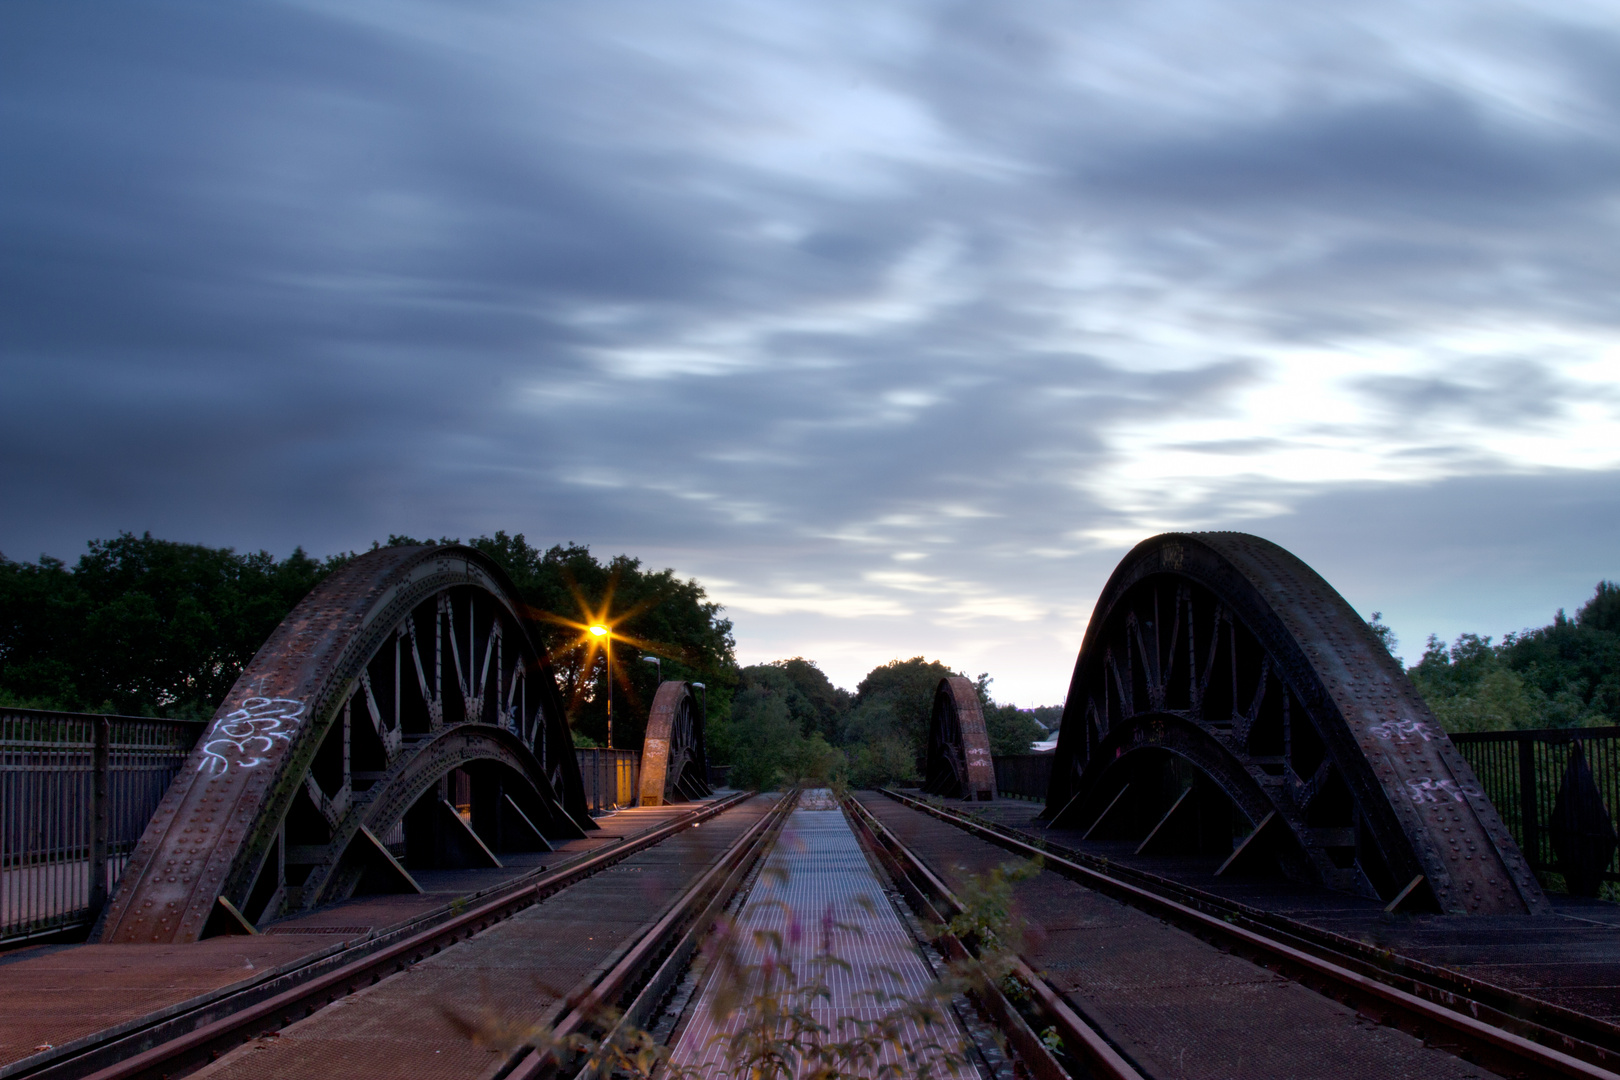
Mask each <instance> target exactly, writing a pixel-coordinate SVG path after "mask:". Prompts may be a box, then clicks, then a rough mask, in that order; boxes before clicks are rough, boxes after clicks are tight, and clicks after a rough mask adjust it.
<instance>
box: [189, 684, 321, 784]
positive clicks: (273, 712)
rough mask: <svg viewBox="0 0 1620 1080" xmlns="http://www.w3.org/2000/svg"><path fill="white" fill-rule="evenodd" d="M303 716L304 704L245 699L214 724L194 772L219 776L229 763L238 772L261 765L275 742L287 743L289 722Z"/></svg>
mask: <svg viewBox="0 0 1620 1080" xmlns="http://www.w3.org/2000/svg"><path fill="white" fill-rule="evenodd" d="M303 715H304V703H303V702H302V701H299V700H297V699H296V698H267V697H250V698H248V699H247V700H246V701H244V702H243V703H242V707H241V708H240V709H236V710H233V711H232V712H228V713H226V714H225V715H224V716H222V717H220V718H219V719H218V720H216V721H214V727H213V730H212V731H210V732H209V733H208V739H207V741H206V742H204V743H203V748H202V761H201V762H199V763H198V765H197V771H198V772H205V773H207V774H208V775H210V776H219V775H221V774H223V773H226V772H229V771H230V768H231V764H232V762H233V760H234V763H235V765H236V767H237V768H239V769H251V768H254V767H256V766H259V765H263V764H264V763H265V762H266V761H268V760H269V757H268V755H269V753H270V751H271V750H272V749H274V747H275V745H276V743H277V742H278V741H280V742H289V741H291V729H292V727H293V726H294V724H293V721H296V720H297V719H298V718H299V717H301V716H303Z"/></svg>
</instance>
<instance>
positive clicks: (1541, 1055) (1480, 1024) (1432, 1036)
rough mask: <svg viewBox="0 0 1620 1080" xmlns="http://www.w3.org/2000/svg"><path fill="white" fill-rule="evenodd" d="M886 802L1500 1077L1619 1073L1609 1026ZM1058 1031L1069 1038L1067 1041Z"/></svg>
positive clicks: (1086, 1043)
mask: <svg viewBox="0 0 1620 1080" xmlns="http://www.w3.org/2000/svg"><path fill="white" fill-rule="evenodd" d="M883 794H884V795H886V796H888V798H889V799H891V800H893V801H894V802H895V803H897V804H899V805H901V806H904V807H907V808H909V809H911V810H914V811H917V812H918V813H921V814H926V815H929V816H930V817H931V818H933V819H935V820H937V821H940V822H943V823H946V824H948V825H950V826H952V827H953V828H956V829H960V830H962V831H963V832H964V833H967V834H971V835H973V836H975V837H978V838H979V839H981V840H985V841H987V842H989V843H991V844H994V845H996V846H998V847H1000V848H1003V849H1005V850H1007V851H1009V852H1012V853H1013V854H1016V855H1020V856H1023V857H1026V858H1034V857H1037V856H1038V857H1040V858H1042V859H1043V861H1044V866H1045V868H1046V869H1047V870H1049V871H1052V872H1054V873H1056V874H1058V875H1061V876H1062V877H1064V878H1067V879H1069V880H1071V881H1073V882H1075V883H1077V884H1079V885H1082V886H1084V887H1085V888H1087V889H1090V890H1093V891H1095V892H1098V893H1101V894H1103V895H1105V896H1107V897H1110V898H1112V899H1114V900H1117V901H1120V902H1122V903H1124V904H1126V905H1129V906H1130V907H1133V908H1135V909H1137V910H1139V911H1141V912H1144V913H1146V914H1148V915H1151V916H1154V917H1156V918H1157V919H1160V920H1162V921H1163V922H1165V923H1166V924H1168V925H1170V926H1173V927H1176V928H1177V929H1179V930H1181V931H1184V932H1186V933H1189V934H1192V935H1194V936H1196V937H1198V938H1199V939H1201V940H1203V941H1205V942H1207V943H1209V944H1212V945H1214V946H1216V947H1217V948H1218V949H1220V950H1221V951H1222V952H1226V953H1231V954H1233V955H1237V956H1241V957H1243V958H1245V959H1248V960H1251V961H1253V962H1254V963H1257V964H1260V965H1262V966H1264V967H1266V968H1268V969H1270V970H1271V971H1273V972H1276V973H1278V974H1279V975H1282V976H1284V977H1286V978H1288V979H1290V980H1292V981H1294V982H1298V983H1300V984H1302V985H1304V986H1306V987H1308V988H1309V989H1311V990H1314V991H1316V992H1318V993H1320V994H1323V995H1326V996H1328V997H1330V998H1332V999H1333V1000H1335V1001H1338V1002H1340V1003H1342V1004H1344V1005H1347V1006H1349V1007H1351V1008H1353V1009H1355V1010H1356V1011H1357V1012H1358V1013H1359V1014H1360V1015H1361V1016H1363V1017H1365V1018H1368V1019H1370V1020H1372V1021H1374V1022H1376V1023H1377V1024H1379V1025H1387V1026H1390V1027H1394V1028H1397V1029H1399V1030H1401V1031H1405V1032H1407V1033H1408V1034H1412V1035H1415V1036H1417V1037H1419V1038H1422V1039H1424V1040H1425V1041H1427V1042H1428V1043H1429V1044H1431V1045H1438V1046H1441V1047H1443V1048H1444V1049H1446V1050H1448V1051H1450V1052H1452V1053H1454V1054H1458V1055H1460V1056H1462V1057H1464V1058H1465V1059H1467V1060H1470V1061H1474V1062H1477V1063H1479V1064H1481V1065H1483V1066H1485V1067H1487V1068H1490V1069H1492V1070H1493V1071H1496V1072H1499V1073H1502V1074H1503V1075H1508V1076H1538V1077H1540V1076H1547V1077H1552V1076H1556V1077H1590V1078H1605V1077H1606V1078H1613V1077H1615V1076H1616V1075H1617V1074H1616V1072H1614V1071H1611V1070H1613V1069H1614V1068H1615V1065H1616V1062H1620V1053H1617V1048H1616V1045H1615V1042H1614V1040H1613V1038H1612V1034H1613V1033H1612V1028H1610V1027H1609V1026H1608V1025H1606V1024H1604V1023H1603V1022H1602V1021H1596V1020H1593V1019H1592V1018H1588V1017H1583V1016H1580V1015H1578V1014H1574V1013H1570V1012H1568V1011H1567V1010H1562V1009H1559V1008H1557V1007H1556V1006H1551V1005H1548V1004H1547V1003H1544V1002H1539V1001H1536V1000H1535V999H1533V998H1528V997H1526V996H1524V995H1521V994H1517V993H1515V992H1513V991H1511V990H1507V989H1504V988H1501V987H1495V986H1490V985H1489V984H1484V983H1480V982H1478V981H1477V980H1472V979H1468V978H1466V977H1463V976H1461V975H1458V974H1457V973H1455V972H1447V971H1445V970H1444V969H1440V968H1435V967H1433V966H1432V965H1426V964H1422V963H1420V962H1418V961H1416V960H1412V959H1410V958H1405V957H1400V956H1398V955H1393V954H1389V953H1386V952H1382V951H1380V950H1376V949H1373V948H1372V947H1371V946H1368V945H1366V944H1365V943H1363V942H1359V941H1355V940H1354V939H1350V938H1346V937H1342V936H1340V935H1336V934H1332V933H1330V932H1327V931H1322V930H1319V929H1317V928H1313V927H1309V926H1307V925H1305V924H1303V923H1300V922H1298V921H1296V920H1291V919H1287V918H1285V917H1281V916H1277V915H1274V914H1270V913H1264V912H1259V911H1256V910H1255V909H1253V908H1248V907H1246V906H1244V905H1240V904H1234V903H1232V902H1230V901H1226V900H1224V899H1222V898H1220V897H1215V896H1211V895H1210V894H1207V893H1201V892H1199V891H1198V890H1196V889H1191V888H1189V887H1187V886H1185V885H1181V884H1179V883H1176V882H1171V881H1168V880H1167V879H1162V878H1155V877H1154V876H1153V875H1151V874H1146V873H1144V872H1142V871H1139V870H1137V871H1131V870H1126V869H1125V868H1120V867H1117V866H1114V865H1111V864H1108V863H1106V861H1104V860H1100V859H1095V858H1092V857H1087V856H1085V855H1084V854H1083V853H1079V852H1074V851H1069V850H1063V849H1057V848H1056V847H1055V846H1054V845H1051V844H1045V845H1038V844H1036V843H1033V842H1031V839H1030V838H1028V837H1024V836H1020V835H1016V834H1014V833H1013V832H1012V831H1011V830H1007V829H1004V828H998V827H996V826H993V825H989V824H986V823H984V822H981V821H976V820H974V819H972V818H971V817H969V816H968V815H966V814H963V813H960V812H956V811H954V810H951V809H948V808H944V807H940V806H937V805H933V804H931V803H928V802H925V801H923V800H919V799H916V798H913V797H912V796H909V795H907V794H904V793H901V792H896V791H892V790H886V791H884V792H883ZM852 816H854V817H856V818H857V819H859V820H861V821H862V823H863V825H864V827H865V828H866V829H867V830H868V831H869V833H870V835H871V836H872V838H873V842H874V843H875V844H876V845H878V846H880V847H881V848H882V849H883V850H884V852H885V855H886V861H889V862H891V863H893V864H894V865H895V866H896V867H898V868H899V873H900V874H902V875H903V877H904V879H905V882H906V883H907V887H908V888H909V890H910V891H914V892H917V893H919V894H922V896H923V897H924V898H925V899H926V900H927V901H929V902H931V903H932V904H934V905H936V906H937V907H939V908H940V914H942V915H948V914H949V909H950V908H951V907H952V906H953V905H954V904H955V899H954V897H953V896H951V893H950V889H949V887H948V886H947V885H946V884H945V882H943V881H942V880H940V878H939V877H938V876H936V875H935V873H934V872H933V871H932V870H931V869H930V868H929V866H928V865H927V863H926V862H925V861H924V860H923V859H922V858H921V857H919V856H918V855H917V854H915V853H914V852H912V851H911V850H910V848H908V847H907V845H905V844H904V843H902V842H901V841H900V840H899V839H898V838H896V837H895V835H894V834H893V832H892V831H891V830H889V829H887V828H886V827H884V825H883V824H882V823H881V822H880V821H878V819H877V818H876V817H875V816H874V815H873V814H872V813H871V811H869V810H867V809H866V808H865V807H863V806H860V805H859V804H858V803H855V804H854V805H853V806H852ZM1033 974H1034V973H1033V972H1031V973H1030V975H1031V976H1033ZM1033 985H1034V986H1035V988H1036V990H1037V997H1038V998H1039V1005H1040V1010H1039V1011H1040V1012H1041V1013H1042V1015H1044V1016H1048V1017H1050V1018H1051V1019H1052V1021H1053V1023H1054V1025H1055V1026H1057V1027H1058V1030H1060V1031H1062V1032H1063V1035H1064V1039H1065V1042H1066V1043H1068V1044H1069V1045H1071V1046H1076V1047H1080V1048H1082V1051H1083V1053H1082V1055H1081V1056H1084V1057H1086V1067H1087V1068H1089V1069H1091V1070H1092V1071H1093V1072H1095V1073H1099V1074H1101V1075H1105V1076H1111V1077H1113V1076H1118V1077H1124V1076H1130V1075H1138V1074H1133V1073H1129V1072H1123V1071H1118V1066H1117V1064H1114V1063H1111V1062H1110V1061H1109V1060H1107V1059H1106V1058H1105V1057H1103V1056H1100V1055H1098V1054H1095V1053H1091V1052H1090V1048H1094V1047H1095V1045H1096V1043H1097V1041H1098V1040H1101V1042H1102V1043H1103V1044H1105V1045H1107V1044H1109V1040H1108V1039H1107V1038H1106V1037H1105V1036H1103V1035H1102V1034H1101V1033H1100V1032H1099V1026H1098V1024H1096V1023H1095V1022H1092V1021H1090V1020H1088V1019H1087V1018H1086V1017H1085V1015H1084V1010H1083V1009H1081V1008H1078V1007H1076V1005H1075V1003H1074V1002H1073V1001H1072V1000H1069V999H1068V998H1067V997H1066V996H1065V995H1063V994H1062V993H1060V992H1058V991H1057V990H1055V989H1054V988H1053V987H1052V986H1050V985H1049V984H1048V983H1047V981H1046V980H1045V979H1042V978H1040V977H1038V976H1035V982H1034V984H1033ZM1064 1009H1067V1010H1068V1015H1067V1016H1066V1015H1065V1013H1064V1011H1063V1010H1064ZM1076 1022H1078V1023H1079V1025H1080V1026H1079V1027H1078V1028H1076V1027H1074V1025H1075V1023H1076ZM1065 1025H1067V1026H1068V1028H1072V1029H1073V1033H1072V1037H1071V1031H1070V1030H1068V1029H1067V1028H1066V1027H1065ZM1116 1049H1117V1048H1116Z"/></svg>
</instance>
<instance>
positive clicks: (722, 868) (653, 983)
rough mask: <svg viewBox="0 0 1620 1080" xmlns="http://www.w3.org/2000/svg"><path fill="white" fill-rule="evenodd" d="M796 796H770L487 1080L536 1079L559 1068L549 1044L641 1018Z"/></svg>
mask: <svg viewBox="0 0 1620 1080" xmlns="http://www.w3.org/2000/svg"><path fill="white" fill-rule="evenodd" d="M797 801H798V792H797V791H791V792H789V793H788V794H786V795H784V796H783V797H782V798H781V799H779V800H778V801H777V804H776V805H775V806H774V807H772V808H771V810H770V812H769V813H767V814H766V815H765V816H763V817H761V818H760V820H759V821H757V822H755V823H754V824H753V825H752V826H751V827H750V828H749V829H748V831H747V832H745V833H744V834H743V835H742V836H741V837H739V838H738V839H737V840H735V841H733V843H732V845H731V847H730V848H728V849H727V851H726V853H725V855H723V856H722V857H721V858H720V859H719V860H718V861H717V862H716V863H715V865H713V866H712V867H710V868H709V869H708V871H707V872H706V873H704V875H703V876H702V877H701V878H699V879H698V880H697V881H696V882H694V883H693V884H692V885H691V886H690V887H689V888H687V890H686V891H685V892H684V893H682V894H681V896H680V898H679V899H677V900H676V901H675V903H674V904H672V905H671V906H670V907H669V908H668V909H667V910H666V911H665V913H664V914H663V915H662V916H661V917H660V918H659V920H658V921H657V922H656V923H654V924H653V926H652V927H651V928H649V929H648V930H647V931H646V932H645V933H643V934H642V935H641V936H640V937H639V938H638V939H637V940H636V942H635V944H634V945H632V946H631V947H630V948H629V949H628V950H626V951H625V952H624V953H623V955H622V956H620V957H619V959H618V960H617V961H615V962H614V964H613V966H612V967H611V968H609V969H608V970H607V971H606V972H605V973H603V974H601V975H597V974H595V973H593V974H592V975H589V976H587V977H586V978H585V979H583V980H582V981H581V982H580V983H579V984H578V985H577V986H575V987H574V988H573V989H572V990H570V991H569V992H568V993H567V994H566V995H564V997H563V1000H562V1001H561V1002H560V1003H559V1005H558V1006H555V1007H553V1009H551V1010H548V1011H549V1012H551V1013H552V1014H553V1015H559V1014H560V1015H561V1017H562V1019H560V1020H558V1021H557V1023H556V1024H555V1025H554V1026H552V1027H551V1028H550V1030H549V1032H548V1035H549V1036H550V1038H549V1040H548V1041H549V1042H550V1044H551V1045H550V1046H548V1047H546V1048H544V1049H541V1050H539V1051H538V1052H535V1051H534V1048H533V1047H531V1046H520V1047H518V1048H517V1049H516V1050H514V1051H512V1052H511V1053H510V1054H509V1055H508V1056H507V1059H506V1061H505V1062H504V1063H503V1064H502V1065H501V1066H500V1067H498V1068H496V1069H495V1070H494V1071H493V1072H491V1073H489V1074H486V1075H487V1076H488V1077H489V1078H490V1080H540V1078H542V1077H551V1076H555V1075H557V1074H558V1073H559V1072H560V1071H563V1069H564V1067H565V1065H566V1064H567V1063H566V1062H564V1061H561V1060H559V1059H558V1057H557V1055H556V1052H555V1050H554V1049H553V1047H554V1046H555V1045H556V1044H557V1043H560V1042H562V1041H563V1040H565V1039H568V1038H569V1037H571V1036H574V1035H578V1034H581V1033H585V1032H590V1031H593V1030H602V1029H604V1028H605V1029H606V1031H605V1034H604V1035H603V1037H602V1039H601V1040H600V1041H601V1043H602V1044H603V1045H607V1044H609V1043H611V1042H612V1041H613V1040H614V1039H615V1037H617V1036H618V1035H619V1034H620V1032H621V1031H623V1029H624V1028H625V1027H626V1026H629V1025H639V1024H640V1023H642V1022H644V1021H645V1020H646V1019H647V1017H648V1015H649V1014H650V1013H651V1012H652V1010H653V1009H654V1007H656V1006H657V1005H658V1003H659V1002H660V1001H661V1000H662V999H663V997H664V995H665V994H666V993H667V992H668V990H669V989H670V987H671V986H673V985H674V983H675V981H676V980H677V979H678V978H679V977H680V975H681V974H682V972H683V971H684V969H685V967H686V965H687V963H688V962H689V961H690V960H691V957H692V953H693V952H694V951H696V948H697V945H698V943H699V941H701V939H702V938H703V937H704V936H705V935H706V934H707V933H708V932H709V929H710V928H711V927H712V926H713V925H714V919H715V917H716V916H718V915H719V913H720V912H721V911H723V910H724V909H725V906H726V904H727V903H728V902H729V901H730V900H731V897H732V896H733V895H734V894H735V893H736V891H737V889H738V887H740V886H741V884H742V882H743V880H744V879H745V878H746V877H747V875H748V872H749V870H750V869H751V868H752V867H753V865H754V863H755V861H756V860H757V859H758V858H759V857H760V856H762V855H764V854H766V853H768V852H769V851H770V850H771V848H772V847H773V846H774V845H775V843H776V838H777V836H778V835H780V833H781V831H782V827H783V826H784V825H785V824H786V823H787V819H788V815H789V814H791V813H792V812H793V807H794V805H795V804H796V803H797ZM632 993H633V994H634V995H635V996H634V999H633V1000H632V1001H631V1002H630V1004H629V1005H628V1006H627V1007H626V1008H625V1009H624V1010H623V1011H622V1012H619V1013H617V1015H615V1007H616V1006H617V1005H619V1004H620V1003H621V1002H623V1001H624V999H625V998H626V997H627V996H629V995H630V994H632ZM577 1075H578V1077H580V1078H581V1080H585V1078H589V1077H592V1076H594V1075H595V1070H594V1069H592V1068H591V1067H590V1064H589V1063H588V1062H587V1064H586V1066H585V1067H584V1068H583V1070H581V1071H580V1072H579V1073H578V1074H577Z"/></svg>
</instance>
